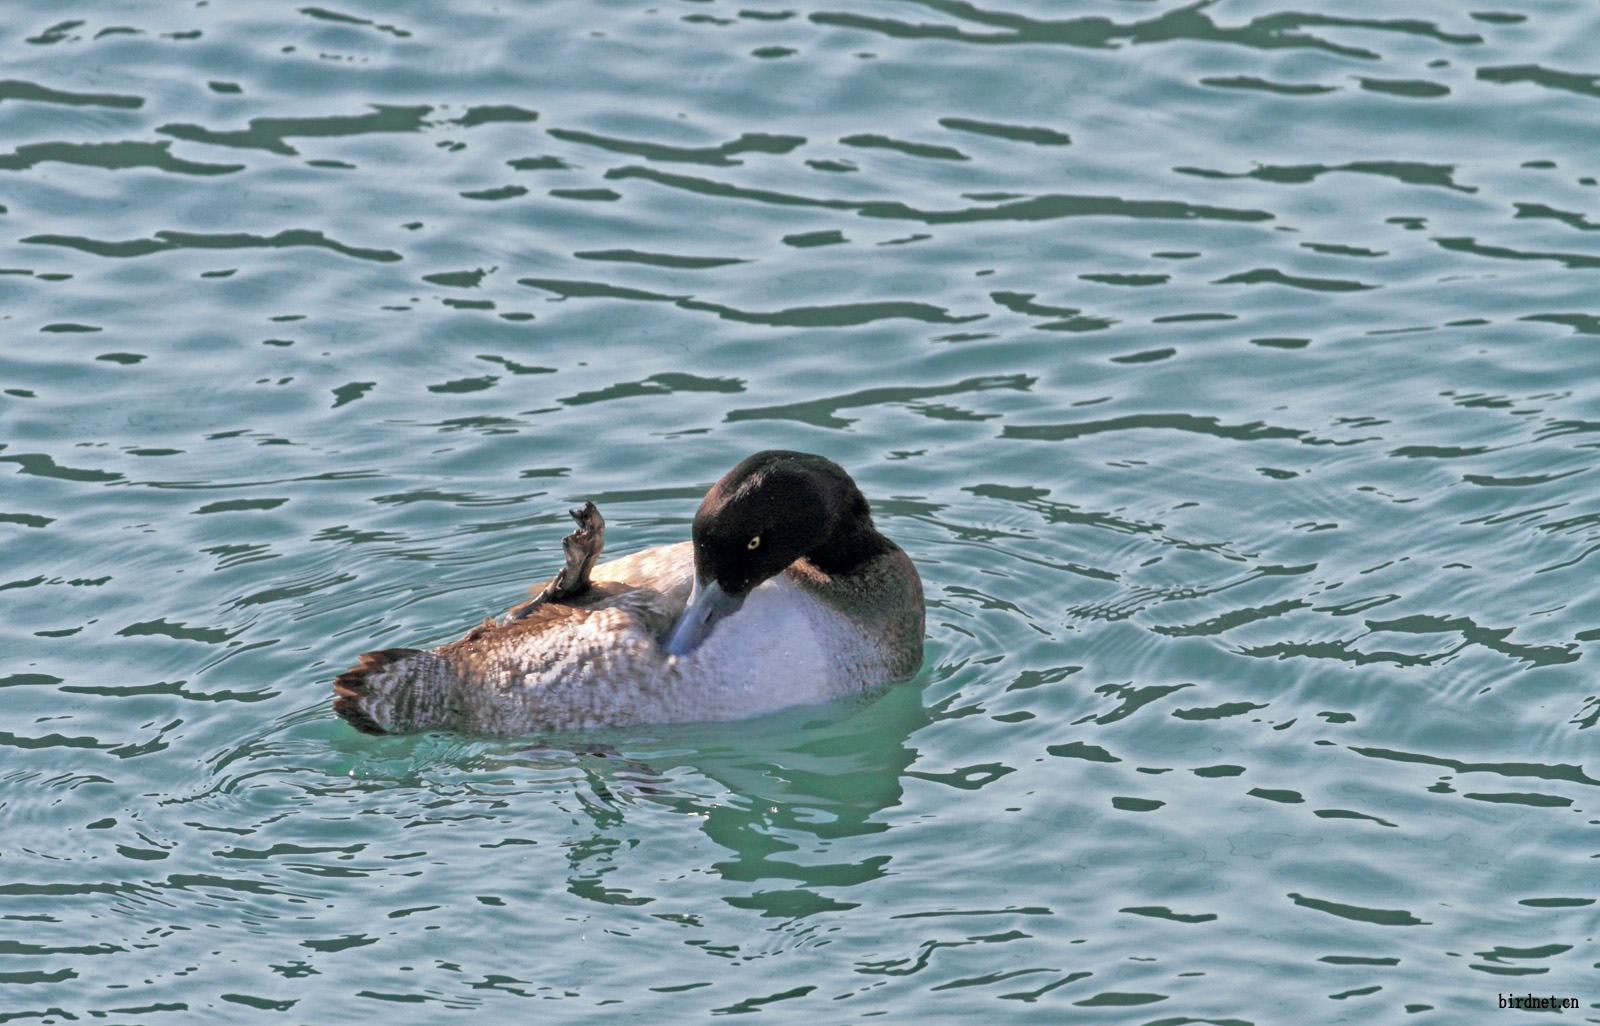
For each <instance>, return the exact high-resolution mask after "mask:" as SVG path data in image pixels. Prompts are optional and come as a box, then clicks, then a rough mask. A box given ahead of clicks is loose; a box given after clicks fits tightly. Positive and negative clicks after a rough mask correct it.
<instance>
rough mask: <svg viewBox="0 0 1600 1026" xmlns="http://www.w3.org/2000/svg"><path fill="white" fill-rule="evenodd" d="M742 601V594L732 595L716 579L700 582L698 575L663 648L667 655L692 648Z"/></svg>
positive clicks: (684, 651) (682, 652)
mask: <svg viewBox="0 0 1600 1026" xmlns="http://www.w3.org/2000/svg"><path fill="white" fill-rule="evenodd" d="M742 605H744V596H743V595H740V596H737V597H735V596H733V595H729V594H728V593H727V592H725V591H723V590H722V585H720V584H718V583H717V582H716V581H712V582H711V583H710V584H701V583H700V579H699V578H698V577H697V578H695V582H694V590H693V591H691V592H689V604H688V605H687V606H685V607H684V610H683V614H682V615H681V616H679V617H678V622H677V623H675V624H673V625H672V633H670V634H668V635H667V641H666V644H665V645H663V646H662V648H664V649H665V650H666V653H667V654H668V655H676V656H681V655H687V654H689V653H690V652H693V651H694V650H695V649H696V648H699V647H700V643H701V642H702V641H704V640H706V638H707V636H709V635H710V634H711V628H713V627H715V626H716V625H717V624H718V623H719V622H721V621H722V620H723V619H725V618H726V617H727V616H728V614H730V613H734V612H737V611H738V609H739V607H740V606H742Z"/></svg>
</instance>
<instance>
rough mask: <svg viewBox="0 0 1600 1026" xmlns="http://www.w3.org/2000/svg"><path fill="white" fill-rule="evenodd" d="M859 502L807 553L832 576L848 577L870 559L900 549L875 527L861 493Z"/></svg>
mask: <svg viewBox="0 0 1600 1026" xmlns="http://www.w3.org/2000/svg"><path fill="white" fill-rule="evenodd" d="M856 499H857V502H858V503H859V505H857V506H855V507H854V508H852V509H850V510H849V512H848V514H847V515H845V516H842V517H840V518H839V520H838V524H837V526H836V527H835V528H834V530H833V531H832V532H830V533H829V535H828V537H827V538H825V539H823V541H822V544H821V545H818V546H817V547H816V548H815V549H812V550H811V551H810V552H808V553H806V558H807V559H809V560H810V561H811V563H812V565H814V566H815V567H816V568H817V569H818V570H821V571H822V572H823V573H825V574H827V575H828V576H830V577H837V576H839V575H840V574H847V573H849V572H850V571H852V570H855V569H856V568H857V567H859V566H861V565H862V564H863V563H866V562H867V561H869V560H871V559H874V558H876V557H878V556H882V555H884V554H886V553H889V552H894V551H896V550H898V549H899V546H898V545H896V544H895V543H894V542H892V541H890V540H889V539H887V538H885V537H884V536H883V535H881V534H879V533H878V529H877V528H876V527H874V526H872V514H871V512H870V510H869V509H868V507H867V500H866V499H865V498H862V497H861V496H860V495H859V493H858V494H857V496H856Z"/></svg>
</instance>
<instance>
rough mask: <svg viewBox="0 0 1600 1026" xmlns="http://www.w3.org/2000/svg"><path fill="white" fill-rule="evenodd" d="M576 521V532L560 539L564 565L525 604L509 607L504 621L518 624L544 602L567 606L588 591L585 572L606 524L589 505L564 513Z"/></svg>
mask: <svg viewBox="0 0 1600 1026" xmlns="http://www.w3.org/2000/svg"><path fill="white" fill-rule="evenodd" d="M567 514H568V515H569V516H571V517H572V519H573V520H575V521H577V523H578V529H577V530H575V531H573V532H572V533H571V534H569V535H567V536H566V537H565V538H563V539H561V551H562V552H563V553H565V554H566V557H567V565H566V566H564V567H562V568H561V569H560V570H558V571H557V572H556V575H555V576H554V577H552V578H550V583H548V584H546V585H545V586H544V587H543V588H541V589H540V590H539V593H538V594H537V595H535V596H534V597H533V598H531V599H529V600H528V601H526V602H523V603H521V604H520V605H516V606H513V607H511V609H510V610H509V611H508V612H507V613H506V621H507V622H510V621H512V620H520V619H522V618H523V617H525V616H527V615H528V614H529V613H531V612H533V611H534V610H535V609H538V608H539V607H540V606H542V605H544V604H545V603H547V602H571V601H572V600H573V599H575V598H577V597H579V596H580V595H582V594H583V593H584V592H586V591H588V590H589V588H590V583H589V571H590V570H592V569H594V563H595V560H597V559H599V558H600V550H601V549H603V548H605V544H606V521H605V518H604V517H602V516H601V515H600V510H599V509H597V508H596V507H595V504H594V503H592V502H586V503H584V504H583V505H582V506H581V507H579V508H577V509H569V510H567Z"/></svg>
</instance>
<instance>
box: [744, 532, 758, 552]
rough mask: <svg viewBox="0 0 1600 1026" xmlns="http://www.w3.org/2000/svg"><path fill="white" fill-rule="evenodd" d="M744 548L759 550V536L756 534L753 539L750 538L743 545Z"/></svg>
mask: <svg viewBox="0 0 1600 1026" xmlns="http://www.w3.org/2000/svg"><path fill="white" fill-rule="evenodd" d="M744 547H745V548H747V549H759V548H760V547H761V536H760V535H759V534H758V535H756V536H755V537H754V538H751V539H750V540H749V541H748V542H746V543H745V546H744Z"/></svg>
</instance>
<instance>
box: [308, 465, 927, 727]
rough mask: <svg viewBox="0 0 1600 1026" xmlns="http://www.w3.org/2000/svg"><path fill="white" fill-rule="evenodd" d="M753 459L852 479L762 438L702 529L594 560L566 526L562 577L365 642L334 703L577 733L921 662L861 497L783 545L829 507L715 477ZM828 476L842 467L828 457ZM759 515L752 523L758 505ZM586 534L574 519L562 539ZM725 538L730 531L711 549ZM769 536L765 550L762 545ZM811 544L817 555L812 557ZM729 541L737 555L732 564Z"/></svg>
mask: <svg viewBox="0 0 1600 1026" xmlns="http://www.w3.org/2000/svg"><path fill="white" fill-rule="evenodd" d="M763 460H764V461H765V463H766V464H769V465H770V464H771V463H772V462H773V461H774V460H778V461H780V462H781V463H782V464H783V465H784V466H785V467H788V466H800V467H801V468H802V469H808V468H810V467H812V466H813V465H811V464H808V463H807V462H806V461H816V463H817V464H825V465H826V468H832V470H833V471H837V477H842V478H843V481H844V482H846V483H848V484H849V489H850V490H851V491H853V490H854V487H855V486H854V484H853V483H851V482H849V478H848V477H847V476H844V474H843V471H842V470H838V468H837V467H835V466H834V465H833V464H831V463H828V462H827V461H826V460H821V458H820V457H807V456H804V455H803V454H798V453H758V454H757V455H756V456H753V457H751V458H750V459H749V460H746V461H745V462H744V463H741V464H740V466H739V467H736V468H735V469H734V471H733V472H730V474H729V475H728V477H725V478H724V479H723V481H721V482H719V483H718V485H717V486H715V487H714V488H713V489H712V492H711V493H710V494H708V496H707V499H706V503H707V504H712V503H713V499H714V497H718V496H719V489H721V490H722V493H721V501H722V503H723V505H722V506H718V507H717V508H716V509H715V510H713V514H712V516H711V517H709V518H708V517H707V516H706V513H707V506H706V505H702V508H701V513H702V516H700V517H697V518H696V521H695V540H694V542H692V543H691V542H682V543H679V544H676V545H664V546H659V547H656V548H651V549H646V550H644V551H643V552H639V553H636V554H634V555H631V556H626V557H623V558H622V559H616V560H612V561H610V562H607V563H602V564H600V565H598V566H595V567H593V569H592V571H590V570H588V569H587V564H584V558H585V557H586V558H587V559H588V561H590V562H592V560H593V558H594V556H595V555H596V554H597V553H598V551H599V545H600V541H599V536H598V533H596V534H595V535H594V536H593V537H592V540H591V539H588V538H582V539H581V540H580V541H579V543H578V544H573V543H572V542H571V541H570V540H569V550H568V571H564V573H569V579H568V580H566V581H565V583H562V575H558V576H557V579H556V581H554V582H552V584H551V586H549V587H547V588H546V590H545V592H544V593H541V595H540V597H539V598H538V599H535V600H534V601H533V602H530V603H527V604H525V605H523V606H520V607H517V608H516V609H513V610H512V612H511V613H510V614H509V615H508V618H507V619H506V621H505V622H503V623H495V622H486V623H485V624H484V625H483V626H481V627H478V628H475V629H473V630H472V631H471V632H469V633H468V634H467V636H466V637H464V638H462V639H461V640H459V641H455V642H452V643H450V644H448V645H444V646H441V647H439V648H437V649H433V650H432V651H427V652H424V651H419V650H416V649H386V650H384V651H381V652H369V653H367V654H366V655H364V656H363V657H362V661H361V664H360V665H359V666H357V667H356V668H354V669H352V670H351V671H349V672H348V673H346V674H344V675H343V676H341V677H340V678H339V679H338V681H336V682H335V691H336V692H337V693H338V695H339V698H338V699H337V700H336V701H335V703H334V708H335V710H336V711H337V712H338V713H339V714H340V715H341V716H343V717H344V718H345V719H347V720H348V721H350V723H351V724H352V725H353V726H355V727H357V728H358V729H360V730H363V731H366V732H368V733H411V732H415V731H422V730H456V731H466V732H471V733H485V734H508V733H521V732H528V731H538V730H583V729H592V728H596V727H608V726H623V725H628V724H642V723H679V722H688V721H697V720H734V719H743V718H746V717H750V716H757V715H761V714H763V713H767V712H772V711H774V710H777V709H781V708H785V707H787V706H792V705H802V704H808V703H814V702H822V701H827V700H829V699H833V698H837V697H841V696H843V695H847V694H851V693H854V692H856V691H860V690H862V689H863V688H866V687H870V686H872V685H874V684H880V683H885V682H889V681H898V680H904V679H906V678H908V677H910V676H912V675H913V674H915V673H916V671H917V670H918V668H919V667H920V666H921V665H922V639H923V616H924V613H923V596H922V584H921V581H920V579H919V578H918V576H917V571H916V568H915V566H913V565H912V562H911V560H910V558H909V557H908V556H906V554H905V553H904V552H903V551H901V550H900V548H899V547H898V546H896V545H894V543H893V542H890V541H888V539H886V538H883V536H882V535H879V534H877V532H876V530H875V529H873V528H872V526H871V521H870V516H867V517H866V521H865V531H866V532H869V533H868V534H862V525H861V524H860V523H857V522H855V521H856V520H857V519H858V518H859V516H861V515H864V509H865V500H862V501H861V503H860V508H859V509H857V508H855V506H854V503H851V504H850V506H851V508H850V509H849V510H848V511H847V513H848V519H850V520H851V521H852V523H850V524H849V525H847V526H846V527H845V528H841V529H842V530H845V531H846V534H848V535H849V538H848V540H849V542H850V544H847V545H844V546H843V547H842V548H841V547H840V546H839V545H837V544H835V545H831V546H830V545H828V544H825V543H814V542H806V543H805V544H802V545H800V546H799V548H800V549H801V550H802V551H800V552H799V554H798V555H794V556H789V554H788V552H787V551H786V550H785V548H784V543H785V541H786V540H789V539H790V537H791V536H801V537H805V538H812V537H813V536H814V535H815V534H816V532H815V531H814V530H811V529H810V528H809V526H808V527H807V529H806V530H799V531H791V530H790V529H791V527H794V526H795V525H797V524H800V525H810V524H811V522H812V520H813V519H815V518H818V517H823V516H824V515H826V514H827V513H828V511H827V510H820V509H812V508H807V507H806V504H805V503H804V502H801V501H798V500H797V499H796V498H795V496H794V495H793V494H791V493H790V492H789V491H786V490H784V489H781V488H780V489H778V490H777V491H776V492H772V490H771V488H767V489H766V490H767V492H768V494H767V496H766V501H762V500H763V497H762V495H761V494H759V493H760V491H761V490H762V488H763V487H764V485H763V481H762V479H761V478H760V476H759V473H758V475H757V481H756V485H755V487H754V489H752V488H751V487H750V486H748V485H746V486H745V487H744V489H743V491H741V492H738V494H736V495H735V494H733V492H734V491H735V490H736V489H734V488H725V486H727V485H728V484H729V482H730V479H735V476H736V475H739V474H740V471H741V468H746V473H745V474H744V475H743V477H741V478H739V479H738V480H735V481H734V484H735V485H738V484H739V481H741V480H744V479H745V478H748V477H749V476H750V474H749V471H748V468H747V464H751V463H752V461H763ZM759 466H760V465H759V464H758V471H759ZM828 478H829V481H830V482H836V477H835V475H833V474H832V473H831V472H829V473H828ZM752 495H753V496H754V497H753V498H752V497H751V496H752ZM730 496H731V499H730ZM855 496H856V497H859V492H856V493H855ZM774 497H775V498H776V504H775V505H774V502H773V501H772V500H773V499H774ZM797 502H798V505H799V507H800V508H795V507H796V505H797ZM727 506H732V507H734V509H733V511H732V513H731V514H730V512H729V510H728V509H726V508H724V507H727ZM586 512H587V513H592V512H593V507H592V506H591V507H588V510H587V511H586ZM752 512H753V513H754V514H756V515H757V520H759V523H756V521H752V520H750V518H749V514H751V513H752ZM774 512H775V513H776V514H777V515H776V516H767V515H766V514H771V513H774ZM735 514H746V515H744V516H740V515H735ZM574 515H575V516H578V515H579V514H578V513H577V512H576V511H575V514H574ZM593 517H594V523H595V524H596V525H598V524H599V516H598V514H597V513H593ZM830 519H832V518H830ZM703 520H705V521H707V522H705V523H703ZM583 523H584V521H583V519H582V517H580V525H582V524H583ZM753 523H754V524H756V526H751V525H752V524H753ZM596 532H598V526H597V528H596ZM730 532H731V533H730ZM837 533H838V532H837V531H829V532H827V535H828V536H829V537H834V536H835V535H836V534H837ZM581 536H583V529H581V528H580V531H579V532H578V533H577V534H575V535H574V536H572V537H573V538H575V539H580V538H581ZM719 536H725V537H723V538H722V540H724V541H725V540H726V537H733V538H735V539H737V541H738V544H737V545H736V546H732V547H730V546H727V545H720V546H719ZM863 538H865V542H863V541H862V539H863ZM584 541H589V544H588V545H587V546H585V545H584V544H583V543H584ZM880 543H881V544H880ZM763 544H764V545H765V546H766V549H767V551H765V552H760V550H761V547H762V545H763ZM812 548H814V549H815V552H814V553H813V555H814V556H815V558H812V555H808V554H807V552H809V551H811V549H812ZM575 550H577V551H575ZM743 552H748V553H750V554H752V556H751V557H750V558H745V557H743V556H742V553H743ZM757 552H760V554H761V555H762V556H764V557H766V558H767V565H770V564H771V563H772V562H773V561H779V562H781V569H779V570H777V571H776V572H774V573H772V574H771V575H770V576H762V575H763V573H764V567H751V566H747V565H745V564H747V563H750V562H751V561H752V559H753V554H754V553H757ZM841 552H843V553H844V554H845V556H846V557H848V558H841V557H840V553H841ZM730 553H734V554H735V556H738V557H739V558H735V559H733V560H732V562H733V563H734V564H738V565H729V559H728V557H729V554H730ZM786 557H788V558H786ZM824 567H826V569H824ZM558 584H559V587H558ZM552 589H554V590H552ZM729 596H732V598H730V597H729ZM729 605H731V607H732V608H731V609H728V608H726V607H727V606H729ZM712 606H716V608H715V609H713V608H712Z"/></svg>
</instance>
